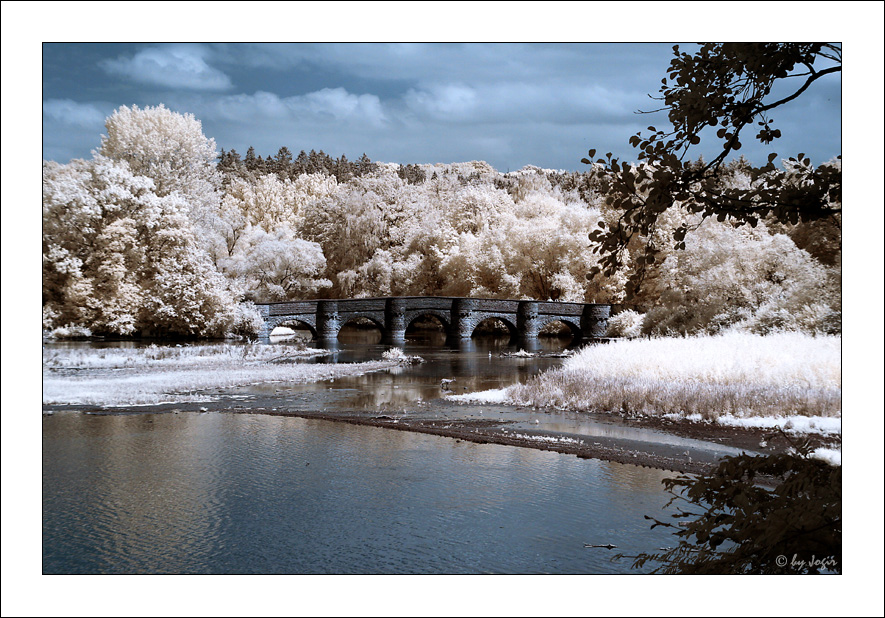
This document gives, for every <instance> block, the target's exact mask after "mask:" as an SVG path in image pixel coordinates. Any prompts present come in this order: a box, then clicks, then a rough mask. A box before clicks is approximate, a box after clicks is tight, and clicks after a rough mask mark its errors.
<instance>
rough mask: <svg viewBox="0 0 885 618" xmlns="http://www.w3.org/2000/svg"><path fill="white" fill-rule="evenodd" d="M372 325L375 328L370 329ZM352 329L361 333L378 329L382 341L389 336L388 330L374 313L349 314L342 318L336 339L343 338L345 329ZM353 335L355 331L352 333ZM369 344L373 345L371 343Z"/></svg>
mask: <svg viewBox="0 0 885 618" xmlns="http://www.w3.org/2000/svg"><path fill="white" fill-rule="evenodd" d="M369 323H371V325H372V327H373V328H368V324H369ZM348 327H349V328H350V329H354V330H359V331H366V332H369V331H372V330H375V329H377V330H378V332H379V333H380V337H381V339H383V338H384V336H385V335H386V334H387V330H386V329H385V328H384V323H383V322H381V321H379V320H378V317H377V316H376V315H375V314H373V313H364V312H354V313H347V314H345V315H343V316H341V318H340V321H339V326H338V332H337V333H336V334H335V338H339V337H340V336H341V332H342V331H344V329H345V328H348ZM350 332H351V333H353V330H351V331H350ZM368 343H371V341H369V342H368Z"/></svg>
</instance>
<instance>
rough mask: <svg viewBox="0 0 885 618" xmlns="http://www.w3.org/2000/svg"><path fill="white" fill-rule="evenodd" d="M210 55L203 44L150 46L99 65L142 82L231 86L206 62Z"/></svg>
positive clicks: (203, 87)
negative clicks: (128, 55) (129, 55)
mask: <svg viewBox="0 0 885 618" xmlns="http://www.w3.org/2000/svg"><path fill="white" fill-rule="evenodd" d="M208 54H209V52H208V50H207V49H206V48H204V47H202V46H188V47H183V46H170V47H149V48H147V49H143V50H141V51H139V52H137V53H136V54H135V55H134V56H132V57H131V58H129V57H124V56H120V57H118V58H116V59H107V60H102V61H101V62H99V66H100V67H101V68H102V69H103V70H104V71H105V72H107V73H108V74H109V75H115V76H118V77H125V78H127V79H131V80H133V81H136V82H139V83H142V84H150V85H154V86H164V87H167V88H185V89H189V90H210V91H220V90H228V89H230V88H231V87H232V86H233V84H232V83H231V80H230V78H229V77H228V76H227V75H226V74H224V73H223V72H221V71H219V70H218V69H215V68H213V67H211V66H209V65H208V64H207V63H206V56H208Z"/></svg>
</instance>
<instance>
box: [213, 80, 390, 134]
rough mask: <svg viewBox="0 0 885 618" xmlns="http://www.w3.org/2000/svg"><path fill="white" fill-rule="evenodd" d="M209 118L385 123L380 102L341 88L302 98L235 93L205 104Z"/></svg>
mask: <svg viewBox="0 0 885 618" xmlns="http://www.w3.org/2000/svg"><path fill="white" fill-rule="evenodd" d="M205 113H206V114H208V116H205V117H208V118H223V119H226V120H242V119H243V118H255V117H263V118H276V119H297V120H299V121H304V120H312V121H315V122H329V121H335V122H349V123H366V124H368V125H369V126H373V127H380V126H382V125H383V124H384V123H385V122H386V120H387V115H386V114H385V112H384V109H383V106H382V103H381V100H380V99H379V98H378V97H377V96H375V95H373V94H360V95H357V94H353V93H350V92H348V91H347V90H345V89H344V88H323V89H322V90H317V91H315V92H310V93H308V94H305V95H299V96H293V97H280V96H278V95H276V94H274V93H272V92H263V91H258V92H256V93H254V94H252V95H248V94H237V95H229V96H225V97H221V98H219V99H217V100H215V101H210V102H208V103H207V106H206V108H205Z"/></svg>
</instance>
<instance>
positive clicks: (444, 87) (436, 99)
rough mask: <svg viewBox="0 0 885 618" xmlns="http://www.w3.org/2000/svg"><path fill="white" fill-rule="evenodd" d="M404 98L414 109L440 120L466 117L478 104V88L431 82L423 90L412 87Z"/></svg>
mask: <svg viewBox="0 0 885 618" xmlns="http://www.w3.org/2000/svg"><path fill="white" fill-rule="evenodd" d="M404 99H405V102H406V105H407V106H408V107H409V109H411V110H412V111H414V112H416V113H418V114H419V115H428V116H431V117H433V118H437V119H440V120H445V119H457V118H466V117H468V116H469V115H470V114H471V113H472V112H473V111H474V109H475V108H476V106H477V96H476V90H474V89H473V88H471V87H470V86H465V85H464V84H431V85H430V86H428V87H426V88H425V89H422V90H415V89H410V90H409V91H408V92H407V93H406V95H405V97H404Z"/></svg>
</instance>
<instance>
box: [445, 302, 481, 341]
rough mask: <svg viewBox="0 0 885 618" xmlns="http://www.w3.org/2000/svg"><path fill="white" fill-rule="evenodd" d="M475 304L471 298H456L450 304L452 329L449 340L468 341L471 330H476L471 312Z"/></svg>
mask: <svg viewBox="0 0 885 618" xmlns="http://www.w3.org/2000/svg"><path fill="white" fill-rule="evenodd" d="M476 305H477V302H476V300H475V299H472V298H456V299H455V302H453V303H452V320H451V325H452V329H451V332H450V333H449V339H470V336H471V335H472V334H473V329H474V328H476V324H474V322H475V320H474V319H473V316H472V314H473V312H474V310H475V309H476Z"/></svg>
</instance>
